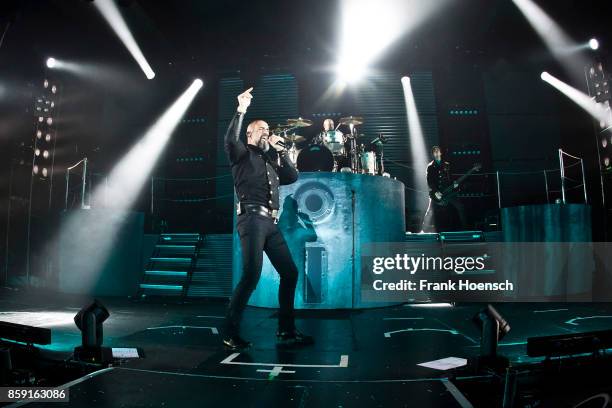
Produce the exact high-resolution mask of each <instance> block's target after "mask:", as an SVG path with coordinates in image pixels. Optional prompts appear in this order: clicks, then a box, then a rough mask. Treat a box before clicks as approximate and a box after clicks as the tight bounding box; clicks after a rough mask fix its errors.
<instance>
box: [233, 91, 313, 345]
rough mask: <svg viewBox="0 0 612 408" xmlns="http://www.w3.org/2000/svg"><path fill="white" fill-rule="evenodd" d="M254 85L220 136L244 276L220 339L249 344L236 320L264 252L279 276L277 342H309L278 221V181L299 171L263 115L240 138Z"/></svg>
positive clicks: (294, 273)
mask: <svg viewBox="0 0 612 408" xmlns="http://www.w3.org/2000/svg"><path fill="white" fill-rule="evenodd" d="M252 90H253V88H249V89H248V90H247V91H245V92H244V93H242V94H240V95H239V96H238V109H237V112H236V114H235V115H234V118H233V119H232V121H231V122H230V125H229V128H228V129H227V132H226V134H225V140H224V144H225V151H226V153H227V155H228V158H229V161H230V164H231V167H232V176H233V178H234V187H235V189H236V194H237V195H238V200H239V202H238V214H239V215H238V222H237V223H236V229H237V231H238V235H239V236H240V244H241V249H242V277H241V278H240V282H238V285H237V286H236V288H235V289H234V293H233V295H232V298H231V300H230V304H229V307H228V310H227V314H226V320H225V322H226V324H225V329H226V333H225V338H224V340H223V343H224V344H225V346H226V347H227V348H229V349H231V350H239V349H244V348H248V347H250V345H251V343H249V342H248V341H246V340H244V339H243V338H242V337H241V336H240V322H241V320H242V314H243V312H244V309H245V307H246V304H247V302H248V300H249V298H250V296H251V294H252V293H253V290H255V287H256V286H257V283H258V282H259V277H260V276H261V268H262V264H263V251H266V255H268V258H269V259H270V262H271V263H272V265H273V266H274V268H275V269H276V271H277V272H278V274H279V275H280V286H279V290H278V303H279V306H280V311H279V313H278V331H277V333H276V337H277V346H278V347H291V346H300V345H307V344H312V343H314V339H313V338H312V337H311V336H307V335H305V334H303V333H301V332H300V331H298V330H297V329H296V328H295V323H294V309H293V303H294V298H295V287H296V285H297V280H298V270H297V267H296V265H295V263H294V262H293V259H292V258H291V253H290V252H289V248H288V247H287V243H286V242H285V238H284V237H283V235H282V233H281V232H280V230H279V228H278V225H277V222H278V218H277V217H278V209H279V197H278V190H279V185H284V184H291V183H294V182H295V181H296V180H297V178H298V174H297V171H296V169H295V168H294V167H293V164H292V163H291V160H289V155H288V154H287V151H286V150H285V149H284V147H283V146H282V145H281V143H282V138H281V137H279V136H276V135H270V131H269V128H268V124H267V123H266V122H264V121H263V120H255V121H253V122H251V123H250V124H249V126H248V127H247V131H246V134H247V143H246V144H245V143H244V142H242V141H241V140H240V130H241V128H242V121H243V118H244V115H245V113H246V111H247V108H248V107H249V105H250V104H251V99H252V98H253V96H252V95H251V91H252ZM271 147H272V148H271Z"/></svg>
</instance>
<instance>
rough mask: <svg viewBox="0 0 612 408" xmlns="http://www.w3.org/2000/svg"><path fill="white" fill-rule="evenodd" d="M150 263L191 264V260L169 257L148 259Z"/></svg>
mask: <svg viewBox="0 0 612 408" xmlns="http://www.w3.org/2000/svg"><path fill="white" fill-rule="evenodd" d="M149 260H150V261H151V262H191V260H192V258H170V257H155V258H149Z"/></svg>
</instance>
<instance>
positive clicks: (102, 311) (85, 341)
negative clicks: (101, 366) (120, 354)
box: [74, 299, 112, 363]
mask: <svg viewBox="0 0 612 408" xmlns="http://www.w3.org/2000/svg"><path fill="white" fill-rule="evenodd" d="M109 316H110V313H109V312H108V309H106V308H105V307H104V306H103V305H102V303H100V302H99V301H98V300H97V299H96V300H94V301H93V303H91V304H90V305H88V306H86V307H84V308H82V309H81V310H80V311H79V313H77V314H76V316H74V323H75V324H76V326H77V327H78V328H79V330H80V331H81V341H82V344H81V346H79V347H76V348H75V349H74V358H75V360H78V361H87V362H92V363H104V362H108V361H110V360H112V352H111V349H109V348H106V347H102V342H103V330H102V324H103V323H104V321H105V320H106V319H108V317H109Z"/></svg>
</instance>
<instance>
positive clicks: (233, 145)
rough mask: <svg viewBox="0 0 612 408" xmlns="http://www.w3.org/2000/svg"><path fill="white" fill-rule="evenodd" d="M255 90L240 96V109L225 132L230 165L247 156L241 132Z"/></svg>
mask: <svg viewBox="0 0 612 408" xmlns="http://www.w3.org/2000/svg"><path fill="white" fill-rule="evenodd" d="M252 90H253V88H252V87H251V88H249V89H247V90H246V91H245V92H243V93H241V94H240V95H238V109H237V111H236V114H235V115H234V117H233V118H232V120H231V122H230V124H229V126H228V128H227V131H226V132H225V140H224V146H225V153H226V154H227V156H228V158H229V161H230V163H232V164H233V163H237V162H238V161H240V159H242V158H243V157H244V156H245V155H246V154H247V148H246V146H245V144H244V142H242V141H241V140H240V131H241V130H242V121H243V120H244V114H245V113H246V110H247V108H248V107H249V105H250V104H251V99H252V98H253V96H252V95H251V91H252Z"/></svg>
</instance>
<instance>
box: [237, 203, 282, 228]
mask: <svg viewBox="0 0 612 408" xmlns="http://www.w3.org/2000/svg"><path fill="white" fill-rule="evenodd" d="M242 214H258V215H263V216H264V217H268V218H271V219H272V220H274V223H275V224H276V223H277V222H278V210H272V209H270V208H268V207H266V206H265V205H259V204H242V203H240V204H239V205H238V215H242Z"/></svg>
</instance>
